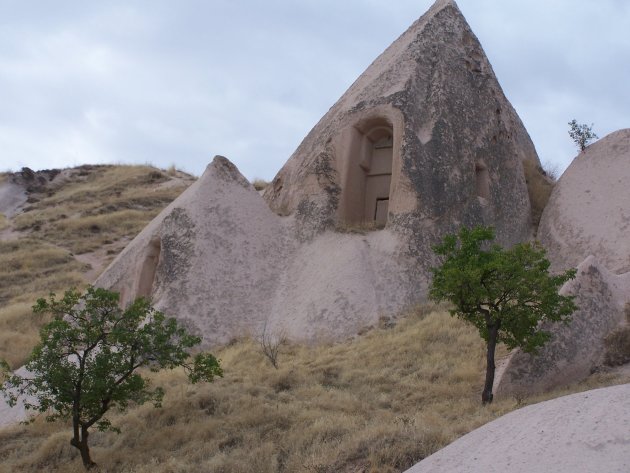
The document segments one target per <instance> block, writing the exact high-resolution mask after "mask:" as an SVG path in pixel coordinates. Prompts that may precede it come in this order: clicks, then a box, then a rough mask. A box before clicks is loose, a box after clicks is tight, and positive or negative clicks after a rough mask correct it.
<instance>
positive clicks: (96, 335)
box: [0, 287, 222, 469]
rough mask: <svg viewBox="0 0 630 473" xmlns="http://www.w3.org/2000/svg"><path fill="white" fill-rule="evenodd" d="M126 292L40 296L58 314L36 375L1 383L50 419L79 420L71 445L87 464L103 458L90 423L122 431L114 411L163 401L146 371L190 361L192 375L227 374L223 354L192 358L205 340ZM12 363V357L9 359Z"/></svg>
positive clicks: (34, 357)
mask: <svg viewBox="0 0 630 473" xmlns="http://www.w3.org/2000/svg"><path fill="white" fill-rule="evenodd" d="M118 301H119V295H118V294H117V293H115V292H110V291H107V290H105V289H99V288H94V287H89V288H88V289H87V291H86V292H85V293H83V294H82V293H81V292H78V291H75V290H69V291H66V293H65V294H64V296H63V298H61V299H56V298H55V295H54V294H51V295H50V298H49V299H48V300H45V299H39V300H38V301H37V304H36V305H35V306H34V307H33V310H34V312H36V313H51V314H52V315H53V320H52V322H50V323H48V324H47V325H45V326H44V327H43V328H42V330H41V341H40V342H39V344H38V345H37V346H36V347H35V349H34V350H33V353H32V354H31V356H30V358H29V361H28V362H27V364H26V368H27V369H28V371H29V372H30V375H29V376H28V377H26V376H25V377H22V376H18V375H12V376H8V378H5V382H4V384H3V385H2V387H1V388H0V389H1V390H2V391H3V392H4V395H5V397H7V398H8V400H9V403H10V404H12V405H15V403H16V401H17V398H18V397H19V396H27V397H26V398H25V399H26V400H25V401H24V402H25V407H27V408H29V409H34V410H36V411H39V412H42V413H46V414H47V415H46V420H48V421H51V422H52V421H55V420H57V419H71V420H72V430H73V436H72V439H71V441H70V443H71V445H72V446H74V447H76V448H77V449H78V450H79V451H80V452H81V459H82V461H83V465H84V466H85V468H86V469H90V468H92V467H93V466H94V465H95V463H94V462H93V461H92V459H91V457H90V449H89V446H88V436H89V429H90V428H91V427H92V426H96V428H97V429H98V430H101V431H106V430H113V431H118V429H117V428H115V427H114V426H113V425H112V424H111V422H110V420H109V419H107V417H105V415H106V413H107V412H108V411H110V410H111V409H114V408H116V409H117V410H119V411H124V410H125V409H126V408H127V407H128V406H129V404H130V403H135V404H143V403H145V402H147V401H151V402H153V404H154V406H155V407H159V406H160V403H161V400H162V398H163V396H164V391H163V389H161V388H159V387H156V388H151V386H150V383H149V381H148V380H147V379H146V378H145V377H144V376H142V374H141V372H140V371H139V370H140V368H142V367H147V368H149V369H150V370H151V371H158V370H160V369H164V368H166V369H173V368H175V367H183V368H184V370H185V371H186V372H187V374H188V377H189V379H190V381H191V382H193V383H196V382H199V381H212V380H213V378H214V377H215V376H222V370H221V367H220V365H219V361H218V360H217V359H216V358H215V357H214V356H212V355H211V354H209V353H199V354H197V355H196V356H194V357H193V358H191V357H190V355H189V353H188V349H190V348H192V347H194V346H195V345H198V344H199V343H200V342H201V339H200V338H199V337H196V336H193V335H190V334H188V333H187V332H186V330H185V329H184V328H182V327H180V326H178V324H177V322H176V321H175V319H172V318H166V317H165V316H164V314H163V313H161V312H159V311H157V310H155V309H154V308H153V307H151V305H150V304H149V302H148V301H147V300H145V299H142V298H141V299H138V300H136V301H135V302H134V303H133V304H131V305H130V306H129V307H127V309H125V310H123V309H120V308H119V305H118ZM3 366H4V368H5V369H6V368H7V365H6V363H3Z"/></svg>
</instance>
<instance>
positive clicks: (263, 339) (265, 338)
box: [258, 322, 287, 369]
mask: <svg viewBox="0 0 630 473" xmlns="http://www.w3.org/2000/svg"><path fill="white" fill-rule="evenodd" d="M258 341H259V343H260V348H261V349H262V352H263V354H264V355H265V356H266V357H267V359H268V360H269V361H270V362H271V366H273V367H274V368H275V369H278V356H279V355H280V347H282V346H283V345H285V344H286V343H287V338H286V336H285V335H284V334H283V333H273V332H272V331H271V330H269V327H268V325H267V322H265V325H264V327H263V331H262V333H261V334H260V338H259V339H258Z"/></svg>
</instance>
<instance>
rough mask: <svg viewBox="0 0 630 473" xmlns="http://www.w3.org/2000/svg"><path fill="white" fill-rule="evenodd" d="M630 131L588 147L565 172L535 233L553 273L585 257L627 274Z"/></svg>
mask: <svg viewBox="0 0 630 473" xmlns="http://www.w3.org/2000/svg"><path fill="white" fill-rule="evenodd" d="M629 179H630V129H625V130H619V131H616V132H614V133H611V134H610V135H608V136H606V137H605V138H602V139H601V140H599V141H598V142H596V143H594V144H592V145H591V146H588V147H587V148H586V150H584V151H583V152H582V153H580V154H579V155H578V156H577V157H576V158H575V159H574V160H573V162H572V163H571V165H570V166H569V167H568V168H567V170H566V171H565V172H564V174H563V175H562V177H561V178H560V180H559V181H558V183H557V184H556V186H555V188H554V190H553V192H552V194H551V198H550V200H549V203H548V204H547V206H546V208H545V211H544V212H543V215H542V219H541V222H540V228H539V231H538V238H539V239H540V242H541V243H542V244H543V246H545V248H546V249H547V254H548V257H549V259H550V261H551V262H552V265H553V266H552V268H553V269H555V270H563V269H566V268H571V267H575V266H576V265H577V264H578V263H580V262H581V261H583V260H584V258H586V257H587V256H588V255H595V256H596V257H597V260H598V261H599V262H600V263H601V264H603V265H604V266H605V267H606V268H608V269H609V270H611V271H613V272H616V273H625V272H628V271H630V238H628V234H629V233H630V186H629V185H628V181H629Z"/></svg>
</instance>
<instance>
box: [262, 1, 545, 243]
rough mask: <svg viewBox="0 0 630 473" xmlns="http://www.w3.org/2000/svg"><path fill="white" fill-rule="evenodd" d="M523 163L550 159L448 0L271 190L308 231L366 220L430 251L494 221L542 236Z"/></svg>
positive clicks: (337, 111)
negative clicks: (441, 239) (436, 243)
mask: <svg viewBox="0 0 630 473" xmlns="http://www.w3.org/2000/svg"><path fill="white" fill-rule="evenodd" d="M523 160H532V161H534V162H535V163H538V157H537V155H536V151H535V149H534V146H533V144H532V142H531V140H530V138H529V135H528V134H527V132H526V130H525V128H524V127H523V125H522V123H521V121H520V119H519V117H518V116H517V115H516V113H515V111H514V109H513V108H512V106H511V105H510V103H509V102H508V101H507V99H506V98H505V96H504V95H503V92H502V90H501V87H500V86H499V83H498V82H497V79H496V77H495V75H494V72H493V70H492V67H491V65H490V63H489V62H488V59H487V58H486V55H485V54H484V51H483V49H482V48H481V45H480V44H479V41H478V40H477V38H476V37H475V35H474V34H473V33H472V31H471V30H470V27H469V26H468V24H467V23H466V20H465V18H464V17H463V16H462V14H461V12H460V10H459V9H458V7H457V5H456V4H455V2H453V1H451V0H438V1H437V2H436V3H435V4H434V5H433V7H431V9H430V10H429V11H428V12H427V13H426V14H425V15H424V16H422V17H421V18H420V19H419V20H418V21H416V22H415V23H414V24H413V25H412V26H411V27H410V28H409V29H408V30H407V31H406V32H405V33H404V34H403V35H402V36H401V37H400V38H398V39H397V40H396V41H395V42H394V43H393V44H392V45H391V46H390V47H389V48H388V49H387V50H386V51H385V52H384V53H383V54H381V56H379V57H378V58H377V59H376V60H375V61H374V63H373V64H372V65H370V67H369V68H368V69H367V70H366V71H365V72H364V73H363V74H362V75H361V76H360V77H359V78H358V79H357V81H356V82H355V83H354V84H353V85H352V86H351V87H350V89H349V90H348V91H347V92H346V93H345V94H344V95H343V96H342V97H341V98H340V99H339V101H338V102H337V103H336V104H335V105H334V106H333V107H332V108H331V109H330V111H329V112H328V113H327V114H326V115H325V116H324V117H323V118H322V119H321V120H320V122H319V123H318V124H317V125H316V126H315V128H313V130H312V131H311V132H310V133H309V134H308V136H307V137H306V138H305V140H304V141H303V142H302V144H301V145H300V146H299V147H298V149H297V150H296V151H295V153H294V154H293V156H292V157H291V158H290V159H289V161H288V162H287V163H286V164H285V166H284V167H283V168H282V169H281V170H280V172H279V173H278V175H277V176H276V177H275V179H274V180H273V183H272V186H270V188H269V189H268V190H267V191H266V193H265V198H266V200H267V201H268V202H269V204H270V206H271V208H272V209H273V210H274V211H276V212H277V213H278V214H280V215H288V214H295V215H296V217H297V219H298V221H299V222H300V223H301V225H302V227H303V228H302V230H303V235H305V236H306V237H308V236H309V235H312V234H316V233H317V232H319V231H321V230H322V229H325V228H331V227H334V226H335V225H339V224H341V225H347V224H350V225H352V224H357V223H360V222H364V223H368V224H370V223H375V224H376V225H377V226H379V225H387V226H389V227H397V228H398V229H399V230H401V231H406V232H410V233H411V234H412V235H413V238H415V239H416V240H417V242H416V243H412V246H423V247H426V246H427V245H426V243H423V240H426V239H427V238H428V237H429V236H430V235H441V234H443V233H444V232H445V231H452V230H454V229H455V228H457V227H458V226H460V225H462V224H465V225H474V224H487V225H493V226H494V227H495V228H496V232H497V235H498V239H499V241H500V242H501V243H504V244H512V243H515V242H517V241H521V240H523V239H525V238H526V237H527V236H529V234H530V203H529V198H528V193H527V188H526V183H525V179H524V175H523V166H522V161H523ZM421 251H423V250H421Z"/></svg>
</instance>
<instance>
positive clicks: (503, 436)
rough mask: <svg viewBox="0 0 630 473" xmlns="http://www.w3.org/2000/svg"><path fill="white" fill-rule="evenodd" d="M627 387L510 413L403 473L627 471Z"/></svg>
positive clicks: (629, 399) (629, 406) (629, 405)
mask: <svg viewBox="0 0 630 473" xmlns="http://www.w3.org/2000/svg"><path fill="white" fill-rule="evenodd" d="M629 424H630V384H624V385H621V386H611V387H608V388H603V389H594V390H591V391H586V392H582V393H578V394H572V395H570V396H563V397H560V398H558V399H552V400H551V401H545V402H540V403H538V404H534V405H532V406H527V407H523V408H522V409H519V410H517V411H514V412H510V413H509V414H506V415H504V416H502V417H499V418H498V419H496V420H494V421H492V422H489V423H488V424H486V425H484V426H482V427H480V428H478V429H476V430H473V431H472V432H470V433H469V434H466V435H464V436H463V437H461V438H460V439H458V440H456V441H455V442H453V443H452V444H450V445H447V446H446V447H444V448H443V449H442V450H439V451H438V452H436V453H434V454H433V455H431V456H429V457H427V458H425V459H424V460H422V461H421V462H420V463H417V464H416V465H415V466H413V467H411V468H410V469H409V470H407V471H406V472H405V473H499V472H509V473H531V472H534V471H536V472H552V471H553V472H554V473H576V472H587V471H588V472H593V471H602V472H604V471H605V472H618V473H621V472H626V471H628V465H629V464H630V453H629V452H630V451H629V450H628V425H629Z"/></svg>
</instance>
